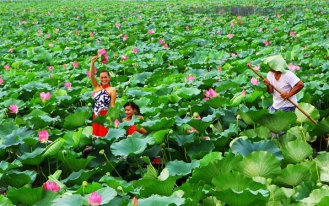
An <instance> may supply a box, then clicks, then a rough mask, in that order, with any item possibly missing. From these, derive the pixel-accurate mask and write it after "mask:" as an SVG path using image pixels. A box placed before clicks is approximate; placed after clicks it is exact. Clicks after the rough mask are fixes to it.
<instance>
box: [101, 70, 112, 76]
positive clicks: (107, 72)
mask: <svg viewBox="0 0 329 206" xmlns="http://www.w3.org/2000/svg"><path fill="white" fill-rule="evenodd" d="M99 73H100V74H101V73H106V74H107V75H108V76H109V77H111V76H110V73H109V71H107V70H102V71H101V72H99Z"/></svg>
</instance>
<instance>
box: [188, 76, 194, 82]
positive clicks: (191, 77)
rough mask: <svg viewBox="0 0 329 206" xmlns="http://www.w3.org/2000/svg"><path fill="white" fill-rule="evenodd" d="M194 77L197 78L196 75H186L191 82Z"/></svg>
mask: <svg viewBox="0 0 329 206" xmlns="http://www.w3.org/2000/svg"><path fill="white" fill-rule="evenodd" d="M194 79H195V77H194V76H193V75H191V74H190V75H188V76H187V77H186V80H187V81H189V82H190V81H193V80H194Z"/></svg>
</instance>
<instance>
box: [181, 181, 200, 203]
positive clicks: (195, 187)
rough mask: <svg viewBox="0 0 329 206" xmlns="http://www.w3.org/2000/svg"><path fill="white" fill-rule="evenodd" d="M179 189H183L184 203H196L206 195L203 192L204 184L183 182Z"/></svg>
mask: <svg viewBox="0 0 329 206" xmlns="http://www.w3.org/2000/svg"><path fill="white" fill-rule="evenodd" d="M180 189H181V190H182V191H184V196H183V197H185V204H190V205H197V204H198V203H199V201H200V200H204V198H205V197H206V195H205V194H204V192H203V190H204V189H205V187H204V185H202V186H201V185H200V184H197V183H190V182H185V183H184V184H183V185H182V186H181V187H180Z"/></svg>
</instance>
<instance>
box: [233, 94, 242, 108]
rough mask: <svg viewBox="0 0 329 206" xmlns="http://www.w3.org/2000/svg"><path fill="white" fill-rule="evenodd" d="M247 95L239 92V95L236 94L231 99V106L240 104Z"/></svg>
mask: <svg viewBox="0 0 329 206" xmlns="http://www.w3.org/2000/svg"><path fill="white" fill-rule="evenodd" d="M245 97H246V95H245V94H239V95H237V96H234V97H233V98H232V99H231V101H230V102H231V106H234V107H235V106H238V105H239V104H240V103H241V102H242V100H244V98H245Z"/></svg>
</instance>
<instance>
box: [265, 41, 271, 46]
mask: <svg viewBox="0 0 329 206" xmlns="http://www.w3.org/2000/svg"><path fill="white" fill-rule="evenodd" d="M263 43H264V44H265V46H268V45H270V44H271V43H270V42H269V41H267V40H265V41H264V42H263Z"/></svg>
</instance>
